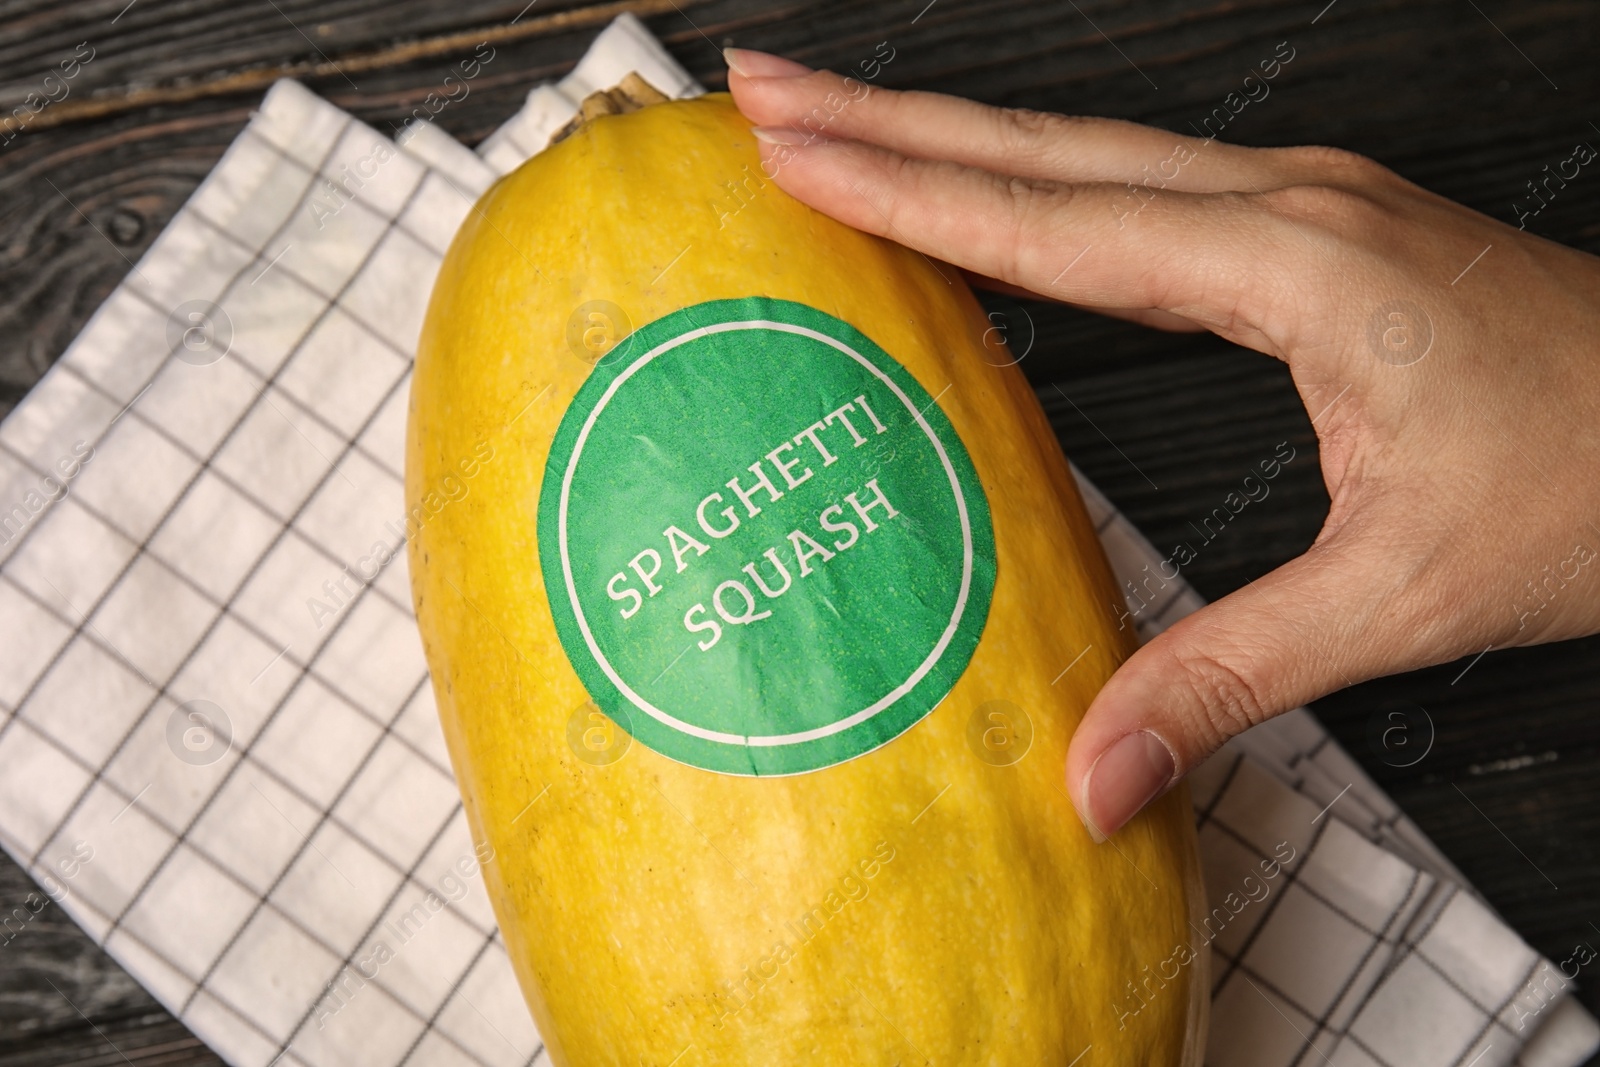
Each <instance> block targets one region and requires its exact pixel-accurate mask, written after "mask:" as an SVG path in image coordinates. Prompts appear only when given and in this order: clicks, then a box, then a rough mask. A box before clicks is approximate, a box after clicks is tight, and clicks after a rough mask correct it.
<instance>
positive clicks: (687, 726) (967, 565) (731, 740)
mask: <svg viewBox="0 0 1600 1067" xmlns="http://www.w3.org/2000/svg"><path fill="white" fill-rule="evenodd" d="M732 330H774V331H777V332H779V333H791V334H797V335H799V336H801V337H809V338H811V339H812V340H813V341H820V342H821V343H823V344H825V345H827V346H829V347H830V348H834V349H836V350H838V351H839V352H842V353H844V354H845V355H847V356H849V357H850V358H852V359H854V360H855V361H856V362H857V363H860V364H861V365H862V366H863V367H865V368H867V370H869V371H871V372H872V373H873V374H874V375H875V376H877V378H878V379H879V380H880V381H882V382H883V383H884V384H885V385H887V386H888V387H889V388H890V389H891V390H892V391H893V392H894V395H895V396H896V397H898V398H899V399H900V402H901V403H902V404H904V405H905V406H906V410H907V411H909V412H911V416H912V418H914V419H916V421H917V425H918V426H920V427H922V432H923V433H925V434H926V435H927V437H928V440H929V441H932V442H933V447H934V449H935V450H936V451H937V452H938V453H939V462H940V463H942V464H943V465H944V470H945V474H946V476H947V477H948V478H949V479H950V488H951V490H952V491H953V492H954V494H955V500H956V511H957V513H958V514H959V515H960V516H961V589H960V592H959V593H958V594H957V596H956V603H955V608H954V610H953V611H952V612H951V614H950V624H949V625H948V626H946V627H945V630H944V633H943V634H941V635H940V637H939V640H938V641H937V642H936V643H935V644H934V646H933V650H932V651H931V652H929V653H928V656H927V658H926V659H924V660H923V661H922V663H921V664H920V665H919V666H918V667H917V669H916V670H915V671H913V672H912V673H911V675H910V677H908V678H907V679H906V680H905V681H904V682H901V683H900V684H899V685H897V686H896V687H895V688H893V689H891V690H890V691H889V692H888V693H887V694H885V695H884V696H882V697H880V698H879V699H878V700H877V701H875V702H874V703H872V704H870V705H868V706H867V707H865V708H862V709H861V710H860V711H857V712H855V713H853V714H851V715H848V716H846V717H845V718H843V719H838V720H836V721H834V722H831V723H829V724H828V725H826V726H819V727H816V728H815V729H812V730H802V731H800V732H798V733H791V734H765V735H758V736H744V735H741V734H730V733H725V732H723V731H720V730H707V729H705V728H704V727H701V726H696V725H694V724H693V723H688V722H684V721H683V720H682V719H679V718H676V717H674V716H673V715H671V714H669V713H668V712H665V711H662V710H661V709H660V708H658V707H656V706H655V705H654V704H652V703H650V702H649V701H648V700H646V699H645V698H644V697H642V696H640V695H639V694H638V693H636V692H634V690H633V687H632V686H630V685H629V684H628V683H627V682H625V681H623V680H622V677H621V675H619V674H618V673H617V672H616V670H615V669H614V668H613V667H612V666H611V661H610V660H608V659H606V657H605V653H603V652H601V651H600V646H599V644H598V643H596V641H595V639H594V634H593V633H592V632H591V631H590V629H589V620H588V619H586V618H584V614H583V605H582V604H580V603H579V602H578V588H577V583H576V582H575V581H574V580H573V577H572V560H571V557H570V556H569V554H568V552H567V503H568V497H569V496H570V494H571V492H572V476H573V473H574V472H575V471H576V470H577V468H578V459H579V457H580V456H581V455H582V454H583V445H584V442H585V441H587V440H588V438H589V431H590V430H591V429H593V427H594V424H595V420H596V419H598V418H599V417H600V413H601V412H602V411H604V410H605V407H606V404H608V403H609V402H610V401H611V398H612V397H613V396H614V395H615V394H616V392H617V390H618V389H619V388H621V386H622V383H623V382H625V381H627V380H628V379H629V378H631V377H632V376H633V375H634V373H635V372H637V371H638V370H639V369H640V368H642V367H644V366H645V365H646V364H647V363H649V362H650V361H651V360H653V359H655V358H656V357H657V356H660V355H663V354H665V353H667V352H670V351H671V350H672V349H674V348H677V347H678V346H679V345H682V344H687V343H688V342H690V341H695V340H699V339H700V338H702V337H707V336H709V335H711V334H715V333H726V332H729V331H732ZM885 355H887V353H885ZM889 358H890V359H893V358H894V357H893V356H890V357H889ZM935 399H937V398H935ZM556 535H557V538H558V541H559V543H560V546H561V572H562V575H563V577H564V578H565V579H566V584H567V597H568V599H569V600H570V602H571V604H572V613H573V615H574V616H575V617H576V618H577V620H578V629H579V630H580V631H581V632H582V633H583V640H584V643H585V644H587V645H588V646H589V652H590V654H591V655H593V656H594V659H595V662H596V663H598V664H599V665H600V669H601V670H602V671H604V672H605V674H606V677H607V678H609V679H611V684H612V685H615V686H616V687H617V689H618V691H619V692H621V693H622V695H623V696H625V697H627V698H628V700H629V701H630V702H631V703H632V704H633V705H634V706H635V707H637V708H638V709H639V710H640V711H642V712H644V713H645V714H646V715H648V716H650V717H651V718H652V719H655V720H656V721H657V722H659V723H661V724H662V725H663V726H668V727H671V728H672V729H674V730H677V731H678V732H679V733H685V734H689V735H690V736H692V737H699V738H702V739H704V740H706V741H716V742H719V743H721V744H725V745H740V746H744V747H777V746H781V745H798V744H801V743H803V742H806V741H816V740H819V739H821V738H824V737H830V736H832V735H833V734H836V733H840V732H842V731H845V730H848V729H850V728H851V727H852V726H856V725H859V724H860V723H863V722H866V721H867V720H868V719H871V718H873V717H874V716H876V715H877V714H879V713H880V712H882V711H884V710H885V709H887V708H889V707H890V706H891V705H893V704H894V703H895V702H896V701H898V700H899V699H900V698H901V697H903V696H905V695H906V694H907V693H909V692H911V690H913V689H915V688H916V686H917V684H918V683H919V682H921V681H922V679H923V678H924V677H926V676H927V674H928V672H929V671H931V670H932V669H933V666H934V664H936V663H938V662H939V659H940V657H941V656H943V655H944V650H945V649H946V648H947V647H949V645H950V641H951V639H952V638H953V637H954V636H955V633H956V629H957V627H958V626H959V625H960V623H961V616H962V615H963V613H965V611H966V607H967V596H968V593H969V592H970V590H971V588H972V559H973V547H972V521H971V518H970V517H969V516H968V513H967V498H966V496H965V495H964V494H963V493H962V491H961V480H960V479H959V478H958V477H957V476H956V469H955V465H954V464H952V463H951V462H950V456H949V453H947V452H946V451H945V448H944V442H943V441H941V440H939V435H938V434H937V433H935V432H934V429H933V427H932V426H931V425H930V424H929V423H928V420H927V419H925V418H924V417H923V415H922V412H921V411H919V410H917V407H916V405H915V404H913V403H912V401H911V398H910V397H908V396H906V394H905V391H904V390H902V389H901V388H900V386H899V384H898V383H897V382H896V381H895V380H894V379H893V378H890V377H889V376H888V375H887V374H885V373H884V372H883V371H882V370H881V369H880V368H878V367H877V366H876V365H875V364H874V363H873V362H872V361H871V360H870V359H867V358H866V357H865V356H863V355H862V354H861V353H860V352H857V351H856V350H855V349H853V348H851V347H850V346H849V345H847V344H845V343H844V342H843V341H840V340H838V339H836V338H833V337H829V336H828V335H827V334H825V333H820V332H818V331H816V330H812V329H807V328H806V327H804V326H796V325H793V324H791V323H787V322H774V321H772V320H770V319H749V320H746V321H743V322H720V323H716V324H714V325H711V326H702V327H700V328H698V329H694V330H689V331H687V332H685V333H681V334H679V335H678V336H677V337H674V338H673V339H672V340H670V341H664V342H662V343H661V344H659V345H657V346H656V347H655V348H652V349H651V350H650V351H648V352H646V353H645V354H644V355H642V356H640V357H639V358H638V359H637V360H635V361H634V362H633V363H631V364H630V365H629V366H628V368H627V369H626V370H624V371H622V373H620V374H618V375H617V376H616V378H614V379H612V381H611V384H610V385H608V386H606V391H605V392H604V393H602V394H601V396H600V400H599V401H598V402H597V403H596V404H595V406H594V410H592V411H590V412H589V417H588V418H586V419H584V420H583V428H582V429H581V430H579V431H578V438H577V440H576V441H575V442H573V445H572V455H571V457H569V458H568V460H567V469H566V470H565V471H564V472H562V477H561V506H560V519H559V521H558V523H557V530H556ZM929 710H932V709H929Z"/></svg>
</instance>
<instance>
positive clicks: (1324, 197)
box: [1255, 182, 1393, 240]
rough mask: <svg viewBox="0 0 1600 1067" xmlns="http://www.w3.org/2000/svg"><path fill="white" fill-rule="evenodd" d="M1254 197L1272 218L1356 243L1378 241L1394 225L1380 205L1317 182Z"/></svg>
mask: <svg viewBox="0 0 1600 1067" xmlns="http://www.w3.org/2000/svg"><path fill="white" fill-rule="evenodd" d="M1255 195H1256V196H1257V197H1258V198H1259V200H1260V201H1261V202H1262V203H1264V204H1265V205H1266V207H1267V208H1268V209H1270V211H1271V212H1272V213H1273V214H1274V215H1275V216H1277V217H1279V218H1282V219H1286V220H1288V221H1289V222H1290V223H1293V224H1295V225H1305V226H1314V227H1316V228H1318V229H1320V230H1323V231H1326V232H1331V233H1335V234H1340V235H1343V236H1346V237H1349V238H1352V239H1356V240H1363V239H1367V238H1377V237H1381V236H1382V234H1383V233H1384V232H1386V231H1388V230H1389V228H1390V226H1391V224H1392V221H1393V220H1392V219H1391V217H1390V212H1389V211H1388V210H1387V209H1386V208H1385V207H1383V205H1381V204H1379V203H1378V202H1377V201H1376V200H1373V199H1372V198H1371V197H1369V196H1366V195H1363V194H1362V193H1359V192H1356V191H1354V190H1353V189H1350V188H1348V187H1345V186H1339V185H1328V184H1324V183H1321V182H1317V183H1309V184H1304V185H1289V186H1285V187H1283V188H1281V189H1271V190H1268V191H1267V192H1264V193H1259V194H1255Z"/></svg>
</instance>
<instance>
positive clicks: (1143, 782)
mask: <svg viewBox="0 0 1600 1067" xmlns="http://www.w3.org/2000/svg"><path fill="white" fill-rule="evenodd" d="M728 60H729V65H730V67H731V68H732V69H731V70H730V72H729V77H728V81H729V87H730V88H731V89H732V91H733V96H734V100H735V101H736V102H737V104H738V106H739V108H740V110H742V111H743V112H744V114H745V115H746V116H748V117H749V118H750V119H751V120H752V121H753V122H754V123H755V124H756V125H757V127H758V128H757V131H756V132H757V135H758V136H759V137H760V138H761V139H762V141H763V146H762V152H763V158H764V160H765V161H766V171H767V174H768V176H770V177H775V179H776V181H777V183H778V184H779V185H780V186H781V187H782V188H784V189H785V190H787V191H788V192H789V193H791V194H793V195H794V196H796V197H798V198H799V199H801V200H803V201H805V202H806V203H808V204H810V205H812V206H813V207H815V208H817V209H818V210H820V211H824V212H826V213H827V214H829V215H832V216H833V217H834V218H837V219H839V220H841V221H843V222H846V223H848V224H850V225H852V226H855V227H858V228H860V229H862V230H866V231H868V232H870V233H875V234H880V235H882V236H884V237H888V238H891V239H893V240H896V241H899V242H901V243H902V244H906V245H909V246H911V247H912V248H916V249H918V250H920V251H922V252H924V253H926V254H927V255H929V256H932V257H936V258H938V259H943V260H946V261H948V262H950V263H954V264H956V265H957V266H960V267H962V268H965V269H966V270H968V271H970V272H973V273H975V274H978V275H983V276H986V277H988V278H992V279H996V280H998V281H999V282H1002V283H1007V284H1008V285H1011V286H1016V287H1020V288H1021V289H1025V290H1028V291H1029V292H1032V293H1037V294H1038V295H1040V296H1042V297H1047V298H1049V299H1053V300H1061V301H1067V302H1070V303H1073V304H1078V305H1081V306H1084V307H1089V308H1093V309H1096V310H1100V311H1104V312H1106V313H1109V314H1115V315H1122V316H1125V317H1131V318H1135V319H1138V320H1140V321H1143V322H1146V323H1148V324H1150V325H1154V326H1160V327H1164V328H1178V329H1206V330H1210V331H1212V332H1213V333H1216V334H1219V335H1221V336H1222V337H1226V338H1228V339H1229V340H1230V341H1234V342H1236V343H1237V344H1240V345H1244V346H1246V347H1249V348H1253V349H1255V350H1256V351H1258V352H1264V353H1266V354H1267V355H1270V356H1273V357H1275V358H1277V359H1281V360H1283V361H1285V362H1286V363H1287V364H1288V365H1289V369H1290V371H1291V372H1292V374H1293V377H1294V382H1295V387H1296V388H1297V389H1298V390H1299V391H1300V396H1301V399H1302V401H1303V402H1304V403H1305V405H1306V409H1307V411H1308V412H1309V413H1310V414H1311V416H1312V425H1313V426H1314V427H1315V429H1316V432H1317V439H1318V441H1319V443H1320V448H1321V459H1322V475H1323V479H1324V481H1325V482H1326V483H1327V487H1328V494H1329V496H1331V497H1332V501H1333V503H1332V507H1331V508H1330V509H1329V513H1328V517H1327V520H1326V522H1325V524H1324V525H1323V528H1322V532H1321V533H1320V534H1319V535H1318V537H1317V539H1316V542H1315V543H1314V544H1313V545H1312V546H1311V548H1310V549H1309V550H1308V551H1307V552H1306V554H1305V555H1303V556H1301V557H1299V558H1298V559H1295V560H1293V561H1291V562H1289V563H1287V564H1285V565H1284V566H1282V567H1279V568H1278V569H1277V570H1275V571H1273V572H1272V573H1270V574H1267V575H1265V576H1264V577H1262V578H1260V579H1258V580H1256V581H1254V582H1252V583H1250V584H1249V585H1247V586H1246V587H1244V588H1243V589H1241V590H1239V591H1238V592H1235V593H1233V594H1231V595H1229V596H1227V597H1224V598H1223V599H1222V600H1219V601H1217V602H1216V603H1215V604H1212V605H1209V606H1208V607H1206V608H1204V609H1203V610H1201V611H1198V612H1196V613H1195V614H1193V615H1191V616H1189V617H1188V618H1186V619H1184V620H1182V621H1181V622H1179V623H1178V624H1177V625H1175V626H1173V627H1172V628H1171V629H1170V630H1168V631H1166V632H1165V633H1163V634H1161V635H1160V636H1159V637H1157V638H1155V639H1154V640H1153V641H1151V642H1150V643H1149V644H1148V645H1146V646H1144V647H1143V648H1142V649H1140V650H1139V651H1138V652H1137V653H1136V654H1135V655H1134V656H1133V657H1132V658H1131V659H1129V660H1128V662H1127V663H1126V664H1124V665H1123V667H1122V668H1121V669H1120V670H1119V671H1117V673H1116V675H1115V676H1114V677H1113V678H1112V679H1111V681H1110V682H1108V683H1107V684H1106V686H1105V688H1104V689H1103V690H1102V691H1101V693H1100V695H1099V696H1098V697H1096V699H1095V701H1094V703H1093V705H1092V706H1091V707H1090V708H1089V711H1088V713H1087V715H1086V717H1085V718H1084V720H1083V723H1082V725H1081V726H1080V727H1079V728H1078V731H1077V734H1076V736H1075V737H1074V738H1073V741H1072V748H1071V753H1070V755H1069V756H1068V759H1067V783H1068V788H1069V789H1070V791H1071V793H1072V796H1073V798H1074V801H1075V803H1076V804H1077V806H1078V811H1079V813H1080V814H1081V815H1082V816H1083V817H1084V821H1085V823H1086V824H1087V825H1089V827H1090V828H1091V830H1092V831H1094V830H1096V828H1098V831H1103V832H1104V833H1107V834H1109V833H1114V832H1115V831H1116V830H1117V829H1119V828H1120V827H1121V826H1122V825H1123V824H1124V823H1125V822H1127V821H1128V819H1129V818H1131V817H1132V816H1133V815H1134V814H1135V813H1137V812H1138V811H1139V809H1140V808H1142V807H1144V805H1145V804H1147V803H1149V801H1150V800H1152V799H1153V798H1154V797H1156V796H1158V795H1159V794H1161V793H1162V792H1163V791H1164V790H1166V789H1167V788H1169V787H1170V786H1171V785H1172V784H1173V783H1174V782H1176V781H1177V780H1178V778H1180V777H1181V776H1182V775H1184V774H1186V773H1187V772H1188V771H1190V770H1192V769H1193V768H1194V767H1195V766H1196V765H1197V764H1198V763H1200V761H1202V760H1204V759H1205V758H1206V757H1207V756H1208V755H1210V754H1211V753H1212V752H1214V751H1215V750H1216V749H1217V748H1218V746H1220V745H1221V744H1222V743H1223V742H1224V741H1226V740H1227V739H1228V738H1229V737H1231V736H1233V735H1234V734H1237V733H1240V732H1241V731H1243V730H1245V729H1247V728H1248V727H1250V726H1252V725H1254V724H1256V723H1259V722H1261V721H1262V720H1264V719H1267V718H1270V717H1271V716H1273V715H1277V714H1279V713H1280V712H1283V711H1285V710H1287V709H1289V708H1293V707H1296V706H1298V705H1300V704H1303V703H1305V702H1307V701H1309V700H1313V699H1315V698H1317V697H1320V696H1322V695H1324V694H1326V693H1328V692H1331V691H1332V690H1335V689H1338V688H1341V687H1343V686H1347V685H1351V684H1354V683H1356V682H1359V681H1362V680H1365V679H1368V678H1373V677H1376V676H1378V675H1383V674H1390V673H1393V672H1396V671H1403V670H1408V669H1412V668H1416V667H1422V666H1425V665H1429V664H1435V663H1442V662H1446V661H1449V660H1451V659H1455V658H1457V657H1460V656H1463V655H1467V654H1472V653H1477V652H1481V651H1483V650H1484V649H1485V648H1486V647H1489V646H1493V647H1495V648H1502V647H1505V646H1508V645H1523V644H1533V643H1536V642H1541V641H1553V640H1558V639H1561V638H1569V637H1578V636H1581V635H1585V634H1590V633H1594V632H1596V631H1597V630H1600V428H1597V424H1600V351H1597V349H1600V260H1596V259H1595V258H1593V257H1591V256H1588V255H1584V254H1582V253H1580V252H1576V251H1573V250H1572V249H1569V248H1564V247H1562V246H1561V245H1557V244H1552V243H1551V242H1549V241H1545V240H1541V239H1540V238H1537V237H1533V236H1530V235H1528V234H1526V233H1522V232H1519V231H1517V230H1514V229H1512V228H1511V227H1509V226H1506V225H1504V224H1502V223H1499V222H1495V221H1493V220H1491V219H1489V218H1486V217H1485V216H1483V215H1479V214H1477V213H1476V212H1473V211H1469V210H1468V209H1466V208H1464V207H1461V206H1460V205H1458V204H1454V203H1451V202H1450V201H1448V200H1445V199H1443V198H1441V197H1438V196H1435V195H1433V194H1432V193H1429V192H1427V191H1425V190H1423V189H1419V188H1418V187H1416V186H1414V185H1411V184H1410V183H1408V182H1406V181H1404V180H1402V179H1401V178H1399V177H1397V176H1396V175H1395V174H1393V173H1391V172H1390V171H1388V170H1385V169H1384V168H1383V167H1381V166H1379V165H1378V164H1376V163H1373V162H1371V161H1370V160H1367V159H1364V158H1362V157H1360V156H1356V155H1352V154H1350V153H1347V152H1341V151H1336V150H1333V149H1328V148H1282V149H1250V148H1240V147H1236V146H1232V145H1228V144H1224V143H1222V142H1220V141H1207V140H1202V139H1195V138H1188V137H1181V136H1178V135H1176V134H1172V133H1167V132H1165V131H1163V130H1157V129H1152V128H1149V127H1144V126H1138V125H1134V124H1132V123H1128V122H1119V121H1112V120H1106V119H1092V118H1069V117H1065V116H1061V115H1049V114H1040V113H1037V112H1028V111H1013V110H1003V109H998V108H992V107H985V106H983V105H980V104H976V103H972V102H970V101H966V100H960V99H956V98H953V97H947V96H939V95H935V94H932V93H916V92H904V93H902V92H892V91H888V90H884V89H879V88H869V87H868V86H866V85H865V84H863V83H862V82H860V81H858V80H855V79H845V78H840V77H838V76H836V75H834V74H830V73H826V72H815V73H814V72H812V71H810V70H808V69H807V68H805V67H802V66H800V65H799V64H796V63H792V62H789V61H788V60H783V59H779V58H777V57H775V56H769V55H765V54H763V53H758V52H748V51H743V50H730V51H729V54H728ZM1591 157H1592V150H1591ZM1534 684H1536V681H1535V682H1534Z"/></svg>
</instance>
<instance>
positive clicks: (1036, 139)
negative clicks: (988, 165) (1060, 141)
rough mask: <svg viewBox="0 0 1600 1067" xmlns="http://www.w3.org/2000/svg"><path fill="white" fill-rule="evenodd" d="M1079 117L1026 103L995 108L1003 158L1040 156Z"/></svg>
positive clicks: (1074, 123) (997, 132)
mask: <svg viewBox="0 0 1600 1067" xmlns="http://www.w3.org/2000/svg"><path fill="white" fill-rule="evenodd" d="M1076 124H1077V120H1074V119H1072V118H1070V117H1069V116H1066V115H1058V114H1056V113H1054V112H1052V111H1035V110H1033V109H1032V108H1025V107H1007V108H999V109H997V110H996V112H995V125H996V134H997V136H998V139H999V142H1000V153H1001V154H1002V158H1012V157H1014V156H1019V155H1021V156H1027V157H1036V156H1039V155H1040V154H1041V153H1044V152H1046V151H1047V147H1046V146H1047V145H1048V144H1049V142H1050V141H1052V140H1053V139H1054V138H1055V137H1057V136H1058V135H1060V134H1063V133H1066V132H1068V131H1069V130H1070V129H1071V128H1072V127H1073V126H1074V125H1076Z"/></svg>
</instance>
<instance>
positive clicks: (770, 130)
mask: <svg viewBox="0 0 1600 1067" xmlns="http://www.w3.org/2000/svg"><path fill="white" fill-rule="evenodd" d="M750 132H751V133H753V134H755V136H756V140H758V141H765V142H767V143H768V144H781V145H806V144H817V143H818V142H820V141H826V140H827V138H826V137H824V136H822V135H821V134H820V133H802V132H800V131H799V130H792V129H790V128H789V127H787V126H754V127H751V129H750Z"/></svg>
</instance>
